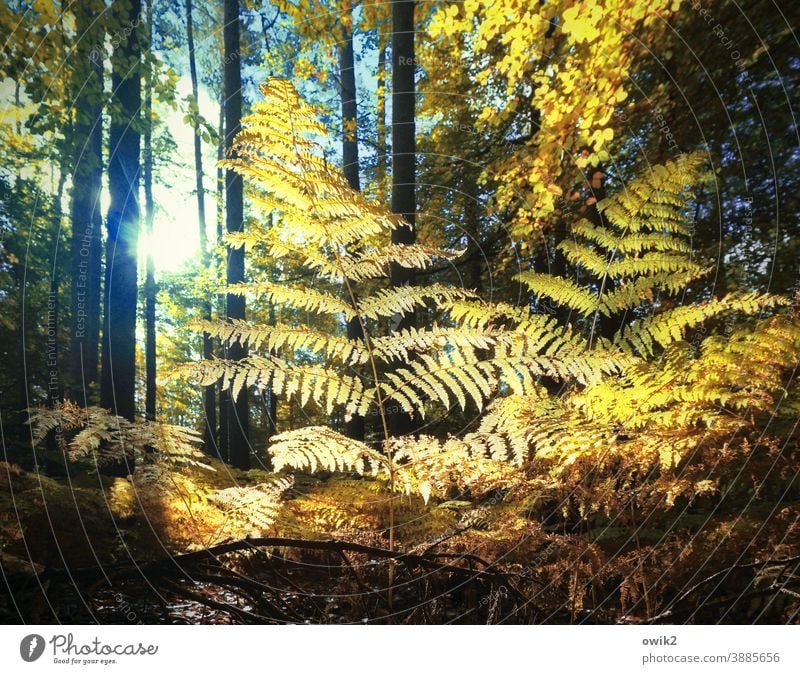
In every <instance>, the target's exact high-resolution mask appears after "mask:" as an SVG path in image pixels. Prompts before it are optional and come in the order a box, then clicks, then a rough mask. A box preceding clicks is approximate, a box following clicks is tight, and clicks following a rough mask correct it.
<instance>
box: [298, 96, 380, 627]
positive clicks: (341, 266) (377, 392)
mask: <svg viewBox="0 0 800 674" xmlns="http://www.w3.org/2000/svg"><path fill="white" fill-rule="evenodd" d="M291 113H292V111H291V107H290V109H289V115H288V119H289V125H290V128H291V132H292V144H293V146H294V151H295V155H296V156H297V158H298V160H299V161H300V166H301V180H302V181H303V183H305V184H306V186H307V190H308V192H307V193H308V195H309V198H310V200H311V201H312V202H313V201H314V190H313V189H311V187H310V186H309V185H308V180H307V179H306V174H307V169H306V162H305V160H304V155H303V153H302V152H301V151H300V148H298V146H297V135H296V133H295V127H294V120H293V117H292V114H291ZM323 159H324V162H325V165H326V168H327V163H328V160H327V157H325V156H324V154H323ZM322 227H323V229H324V230H325V234H326V235H327V236H329V240H331V241H335V239H334V237H332V236H330V232H328V227H327V224H326V223H324V221H323V224H322ZM331 248H332V249H333V254H334V256H335V258H336V264H337V266H338V267H339V269H340V270H341V271H342V279H343V282H344V286H345V289H346V290H347V294H348V296H349V298H350V303H351V304H352V306H353V312H354V313H355V318H357V319H358V321H359V322H360V324H361V330H362V333H363V335H364V347H365V348H366V351H367V358H368V359H369V364H370V369H371V370H372V377H373V381H374V382H375V399H376V402H377V405H378V413H379V415H380V418H381V426H382V428H383V441H384V448H385V451H386V459H387V467H388V469H389V494H390V495H389V528H388V529H389V530H388V533H389V550H390V552H394V550H395V535H394V534H395V532H394V530H395V508H394V493H395V466H394V461H393V458H392V448H391V444H390V442H389V440H390V436H389V424H388V422H387V419H386V409H385V404H384V398H383V396H382V395H381V387H380V380H379V377H378V365H377V362H376V359H375V354H374V350H373V347H372V339H371V338H370V335H369V330H368V329H367V325H366V318H365V317H364V316H363V314H362V313H361V309H360V307H359V303H358V298H357V297H356V293H355V290H354V289H353V285H352V283H351V282H350V279H349V278H348V276H347V274H346V273H344V272H345V266H344V263H343V261H342V255H341V251H340V250H339V246H338V245H336V243H334V244H333V245H332V246H331ZM393 584H394V560H390V561H389V579H388V583H387V586H388V587H387V597H386V598H387V603H388V608H389V611H390V612H391V610H392V586H393Z"/></svg>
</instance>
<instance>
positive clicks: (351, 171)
mask: <svg viewBox="0 0 800 674" xmlns="http://www.w3.org/2000/svg"><path fill="white" fill-rule="evenodd" d="M351 11H352V10H351ZM350 19H351V21H350V22H345V21H342V32H343V35H342V40H341V42H340V43H339V79H340V82H341V86H340V91H339V93H340V95H341V105H342V163H343V172H344V177H345V178H346V179H347V182H348V184H349V185H350V187H352V188H353V189H354V190H356V191H361V180H360V178H359V160H358V104H357V102H356V69H355V52H354V49H353V31H352V29H351V28H349V27H348V25H347V24H348V23H349V25H352V15H351V16H350ZM347 339H351V340H362V341H363V339H364V326H363V325H362V323H361V319H360V318H359V317H358V316H356V317H354V318H351V319H350V320H349V321H348V322H347ZM345 432H346V434H347V436H348V437H350V438H354V439H356V440H363V439H364V417H363V416H361V415H358V414H354V415H353V416H351V417H350V418H349V419H348V420H347V422H346V424H345Z"/></svg>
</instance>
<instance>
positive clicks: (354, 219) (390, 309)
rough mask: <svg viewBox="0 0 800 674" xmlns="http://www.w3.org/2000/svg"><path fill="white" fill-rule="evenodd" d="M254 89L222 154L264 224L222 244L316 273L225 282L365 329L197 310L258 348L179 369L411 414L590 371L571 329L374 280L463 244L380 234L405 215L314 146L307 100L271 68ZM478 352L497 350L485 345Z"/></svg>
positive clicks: (438, 290)
mask: <svg viewBox="0 0 800 674" xmlns="http://www.w3.org/2000/svg"><path fill="white" fill-rule="evenodd" d="M262 93H263V95H264V99H265V100H264V101H263V102H261V103H259V104H258V105H257V106H256V108H255V112H254V114H253V115H251V116H250V117H248V118H247V119H245V120H244V122H243V126H244V131H242V133H241V134H240V136H238V137H237V139H236V141H235V143H234V146H235V158H231V159H229V160H226V161H225V162H224V163H223V165H224V166H226V167H228V168H231V169H233V170H234V171H237V172H238V173H240V174H241V175H242V176H243V177H244V178H245V180H246V181H247V182H248V183H249V184H250V185H251V187H252V189H253V199H254V203H255V205H256V206H257V207H260V208H261V209H264V210H265V211H266V213H267V214H268V215H269V222H270V223H271V225H270V226H269V227H266V226H264V225H263V224H257V225H255V226H253V227H252V228H251V229H250V230H249V231H248V232H246V233H241V234H237V235H234V236H232V237H230V240H229V243H230V244H231V245H234V246H245V247H246V248H248V249H249V250H251V251H255V250H259V251H261V254H263V255H266V257H267V258H268V259H269V260H270V261H271V262H273V263H278V262H280V263H282V265H283V266H289V265H297V264H299V265H302V266H303V267H304V268H306V269H310V270H312V271H313V272H314V273H315V274H317V279H318V280H317V282H311V283H308V284H299V285H298V284H292V285H290V284H287V283H284V282H282V281H281V280H275V279H270V280H269V281H262V280H254V281H253V282H251V283H246V284H238V285H234V286H230V287H228V289H227V292H233V293H248V294H251V295H253V296H254V297H255V298H256V300H257V301H258V302H266V303H268V304H272V305H276V304H278V305H284V306H286V307H289V308H290V309H292V310H295V311H304V312H311V313H313V314H317V315H320V316H330V317H338V318H340V323H339V325H340V326H341V327H342V328H343V326H344V324H345V323H346V322H347V321H350V320H353V319H357V320H359V321H360V322H361V323H362V325H363V327H364V329H365V334H366V337H367V338H366V340H365V341H363V342H362V341H357V340H347V339H346V337H345V336H344V335H343V334H341V333H339V334H336V333H335V332H323V331H320V330H314V329H311V328H310V327H309V326H308V325H305V324H303V323H298V324H291V323H280V322H278V323H276V324H275V325H269V326H262V325H252V324H250V323H246V322H244V321H231V322H225V321H223V322H214V323H212V322H208V321H205V322H199V323H195V327H196V328H197V329H199V330H203V331H205V332H206V333H208V334H209V335H211V336H213V337H217V338H219V339H221V340H222V341H223V342H226V343H228V344H230V343H232V342H240V343H243V344H245V343H246V344H247V345H248V346H249V347H250V348H251V350H254V351H256V352H258V353H257V354H255V355H253V356H251V357H250V358H247V359H245V360H241V361H236V362H231V361H225V360H212V361H208V362H199V363H187V364H184V365H182V366H181V367H179V368H177V370H176V373H177V374H179V375H181V376H185V377H187V378H191V379H194V380H197V381H199V382H200V384H201V385H204V386H207V385H210V384H212V383H214V382H217V381H222V383H223V386H224V387H225V388H228V389H230V390H231V393H232V395H233V396H237V395H239V393H240V391H241V390H242V388H244V387H260V388H267V387H269V389H270V390H271V391H272V392H273V393H274V394H276V395H281V396H284V397H286V398H293V399H295V400H297V401H298V402H299V403H300V405H302V406H305V405H307V404H309V403H311V402H313V403H316V404H317V405H318V406H320V407H321V408H322V409H324V410H325V411H326V412H328V413H330V412H331V411H333V410H335V409H337V408H343V409H344V412H345V414H362V415H363V414H365V413H366V412H367V411H368V410H369V409H370V407H373V406H374V407H376V408H377V409H378V411H379V413H380V414H382V413H383V412H382V410H383V407H384V405H385V403H386V401H387V400H389V399H393V400H394V401H395V402H396V403H398V404H399V405H400V406H401V407H403V409H405V410H406V411H408V412H413V413H415V414H418V415H420V416H422V415H424V414H425V411H426V408H427V407H428V406H429V405H430V404H431V403H439V404H441V405H444V406H450V405H451V404H453V403H456V404H458V405H459V406H460V407H461V408H462V409H463V408H466V407H467V406H468V405H469V404H470V403H472V404H474V405H475V406H477V407H479V408H480V407H482V406H483V404H484V401H485V400H486V398H487V397H488V396H489V395H491V394H492V393H493V392H494V391H497V390H498V389H500V388H502V387H508V388H510V389H511V390H515V391H523V390H525V388H526V387H528V386H530V385H532V382H533V381H534V379H535V378H536V377H537V376H539V375H543V374H547V375H548V376H550V377H553V378H575V379H576V380H578V381H589V380H591V379H593V378H596V377H597V376H599V374H600V373H601V372H602V371H603V369H604V365H602V364H601V363H600V361H601V360H602V358H599V357H595V356H594V355H592V354H587V353H585V352H584V351H585V349H583V347H582V346H580V345H579V344H578V343H577V342H576V341H575V340H574V339H573V336H572V335H564V336H559V334H558V333H559V331H558V330H549V331H548V328H550V327H552V326H551V325H549V324H539V323H537V322H536V319H533V318H530V319H529V320H528V319H527V318H526V316H524V315H520V316H518V318H519V319H520V321H519V323H518V325H517V326H516V329H515V330H514V331H513V332H511V331H502V330H499V329H497V327H496V326H493V325H489V321H482V322H481V324H480V325H478V323H477V322H476V321H477V317H479V316H480V314H481V312H483V315H484V318H488V317H489V316H490V315H491V314H492V312H493V311H494V309H493V308H492V307H491V306H489V305H482V304H481V303H480V301H479V298H478V297H477V296H476V295H475V293H473V292H471V291H469V290H466V289H463V288H456V287H452V286H448V285H443V284H438V283H433V284H431V285H427V286H411V287H402V288H395V287H381V285H380V282H381V281H385V280H386V279H387V277H388V273H389V267H390V265H391V264H393V263H394V264H399V265H402V266H407V267H413V268H419V269H424V268H426V267H427V266H429V265H430V264H432V262H433V261H434V260H436V259H440V258H443V259H452V258H453V257H454V256H456V255H458V253H456V252H453V251H446V250H440V249H438V248H435V247H431V246H427V245H424V244H415V245H413V246H402V245H392V244H388V243H387V242H388V240H389V239H390V233H391V230H392V229H394V228H395V227H397V226H398V225H399V224H401V221H400V220H399V219H398V217H397V216H396V215H394V214H392V213H390V212H389V211H388V210H386V208H385V207H384V206H382V205H381V204H378V203H375V202H371V201H369V200H367V199H365V198H364V196H363V195H361V194H359V193H358V192H356V191H354V190H352V189H351V188H350V187H349V185H348V184H347V182H346V180H345V179H344V177H343V176H342V174H341V173H340V172H339V171H338V170H336V169H335V168H334V167H333V166H331V165H330V164H329V163H328V162H327V160H326V158H325V154H324V152H323V150H322V147H323V145H324V141H325V139H326V132H325V130H324V128H323V127H322V125H321V124H320V123H318V122H317V121H316V118H315V116H314V113H313V109H312V108H311V107H310V106H308V105H307V104H306V103H304V102H303V101H302V100H301V99H300V97H299V96H298V94H297V92H296V91H295V90H294V89H293V87H292V86H291V85H290V84H289V83H287V82H285V81H283V80H279V79H274V78H273V79H271V80H269V81H268V82H267V84H265V85H264V86H262ZM323 279H324V282H323V283H322V284H321V283H320V282H319V281H323ZM356 281H358V282H361V286H360V288H359V293H358V296H356V295H355V294H354V293H353V292H352V287H351V285H350V284H351V283H354V282H356ZM366 282H368V283H369V284H367V283H366ZM326 284H327V285H326ZM343 298H346V299H343ZM466 303H472V307H473V308H472V309H471V314H470V315H469V316H468V315H466V314H464V313H463V312H462V311H461V310H460V307H463V306H464V305H465V304H466ZM426 308H427V309H431V310H432V309H435V310H436V311H437V312H439V314H441V315H442V319H441V324H440V325H435V326H433V327H431V328H425V329H415V330H414V331H403V332H399V333H393V334H391V335H389V336H386V337H383V336H377V335H378V334H379V332H380V321H382V320H385V319H390V321H392V322H394V321H397V320H398V319H399V318H401V317H402V316H404V315H406V314H409V313H412V312H418V311H420V310H424V309H426ZM526 321H527V322H526ZM487 351H492V352H493V354H489V356H488V357H487V356H486V353H487ZM399 360H401V361H402V360H408V363H407V367H404V368H396V367H393V364H394V363H396V362H397V361H399ZM609 362H610V363H611V365H610V366H608V367H605V369H606V370H607V369H609V367H611V368H612V369H613V368H614V367H618V366H619V360H614V359H613V358H612V359H611V360H610V361H609ZM367 365H369V366H370V369H371V370H372V377H366V378H364V379H362V378H360V377H355V376H352V375H349V374H348V375H345V374H340V370H341V368H340V367H339V366H344V367H352V366H367ZM337 367H338V369H337ZM375 375H377V377H376V376H375Z"/></svg>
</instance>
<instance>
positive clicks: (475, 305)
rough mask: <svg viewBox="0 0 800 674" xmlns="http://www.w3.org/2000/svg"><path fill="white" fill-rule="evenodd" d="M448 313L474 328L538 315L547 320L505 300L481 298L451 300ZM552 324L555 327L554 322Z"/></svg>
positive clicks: (537, 317)
mask: <svg viewBox="0 0 800 674" xmlns="http://www.w3.org/2000/svg"><path fill="white" fill-rule="evenodd" d="M449 313H450V316H452V317H453V319H455V320H456V321H458V322H459V323H460V324H461V325H464V326H466V327H468V328H474V329H476V330H480V329H483V328H486V327H488V326H490V325H496V324H502V323H505V322H508V321H511V322H516V323H520V324H522V323H526V322H527V321H536V320H539V317H541V319H542V320H547V317H546V316H543V315H542V314H531V312H530V310H529V309H527V308H525V307H518V306H514V305H512V304H507V303H505V302H493V303H490V302H484V301H483V300H481V299H476V300H473V301H457V302H453V303H452V304H451V305H450V307H449ZM551 320H552V319H551ZM552 325H553V326H555V327H557V325H556V324H555V322H553V323H552Z"/></svg>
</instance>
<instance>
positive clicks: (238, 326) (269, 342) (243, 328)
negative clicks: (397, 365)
mask: <svg viewBox="0 0 800 674" xmlns="http://www.w3.org/2000/svg"><path fill="white" fill-rule="evenodd" d="M189 327H190V328H192V329H194V330H197V331H199V332H205V333H206V334H207V335H209V336H210V337H214V338H217V339H219V340H220V341H222V342H223V343H224V344H228V345H230V344H234V343H237V342H238V343H239V344H242V345H244V346H248V347H249V348H251V349H254V350H259V349H263V350H264V351H267V352H268V353H276V352H278V351H280V350H282V349H289V350H291V351H305V352H308V353H311V354H319V355H323V356H325V357H326V358H330V359H335V360H338V361H341V362H342V363H345V364H349V365H356V364H359V363H365V362H366V361H367V359H368V354H367V351H366V349H365V348H364V346H363V343H362V342H360V341H358V340H352V339H347V338H345V337H340V336H338V335H332V334H330V333H328V332H323V331H321V330H313V329H312V328H309V327H306V326H304V325H299V326H294V325H286V324H282V323H276V324H275V325H253V324H251V323H248V322H247V321H243V320H239V319H234V320H228V321H208V320H198V321H192V323H190V325H189Z"/></svg>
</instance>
